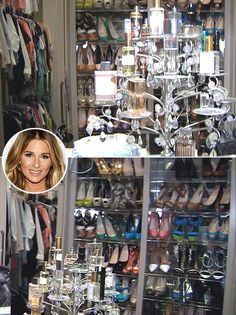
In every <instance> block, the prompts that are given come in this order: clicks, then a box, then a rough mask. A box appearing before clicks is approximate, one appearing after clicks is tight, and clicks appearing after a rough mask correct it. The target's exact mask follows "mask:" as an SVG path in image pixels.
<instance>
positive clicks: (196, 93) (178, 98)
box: [174, 83, 205, 101]
mask: <svg viewBox="0 0 236 315" xmlns="http://www.w3.org/2000/svg"><path fill="white" fill-rule="evenodd" d="M204 84H205V83H200V84H197V85H196V86H193V87H191V88H189V89H188V90H184V91H183V92H181V93H179V94H177V95H176V96H175V97H174V101H178V100H180V99H182V98H180V97H182V95H184V94H186V92H188V91H191V90H195V89H196V88H199V87H200V86H202V85H204ZM199 94H200V92H195V93H194V94H192V95H189V96H185V97H184V98H186V97H190V96H195V95H199Z"/></svg>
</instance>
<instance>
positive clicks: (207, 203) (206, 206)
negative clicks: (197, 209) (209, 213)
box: [201, 185, 220, 210]
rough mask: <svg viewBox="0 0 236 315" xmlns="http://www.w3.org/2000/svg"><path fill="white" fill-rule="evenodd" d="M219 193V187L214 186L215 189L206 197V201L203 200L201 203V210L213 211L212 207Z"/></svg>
mask: <svg viewBox="0 0 236 315" xmlns="http://www.w3.org/2000/svg"><path fill="white" fill-rule="evenodd" d="M219 192H220V185H216V186H215V188H214V189H213V191H212V193H211V194H210V196H209V197H208V199H207V200H205V201H204V202H202V204H201V209H202V210H207V209H214V208H215V207H214V205H215V203H216V201H217V198H218V196H219Z"/></svg>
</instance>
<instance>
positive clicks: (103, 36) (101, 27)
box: [98, 17, 109, 42]
mask: <svg viewBox="0 0 236 315" xmlns="http://www.w3.org/2000/svg"><path fill="white" fill-rule="evenodd" d="M98 36H99V38H100V40H101V41H103V42H107V41H108V39H109V36H108V34H107V30H106V27H105V24H104V20H103V18H101V17H99V18H98Z"/></svg>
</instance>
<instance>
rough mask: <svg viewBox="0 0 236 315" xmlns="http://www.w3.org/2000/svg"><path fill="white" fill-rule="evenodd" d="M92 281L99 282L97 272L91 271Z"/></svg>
mask: <svg viewBox="0 0 236 315" xmlns="http://www.w3.org/2000/svg"><path fill="white" fill-rule="evenodd" d="M91 282H97V272H96V271H92V273H91Z"/></svg>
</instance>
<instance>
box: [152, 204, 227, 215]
mask: <svg viewBox="0 0 236 315" xmlns="http://www.w3.org/2000/svg"><path fill="white" fill-rule="evenodd" d="M156 209H160V212H162V211H163V212H167V213H169V214H177V215H178V216H181V217H196V216H198V217H206V218H207V217H212V216H213V217H215V216H221V217H227V216H229V211H215V209H213V210H212V211H204V210H199V211H188V209H185V210H184V211H180V210H175V209H174V207H173V208H170V209H165V210H163V209H164V208H163V209H162V208H159V207H157V206H155V205H151V206H150V207H149V212H152V211H154V210H156ZM158 212H159V211H158Z"/></svg>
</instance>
